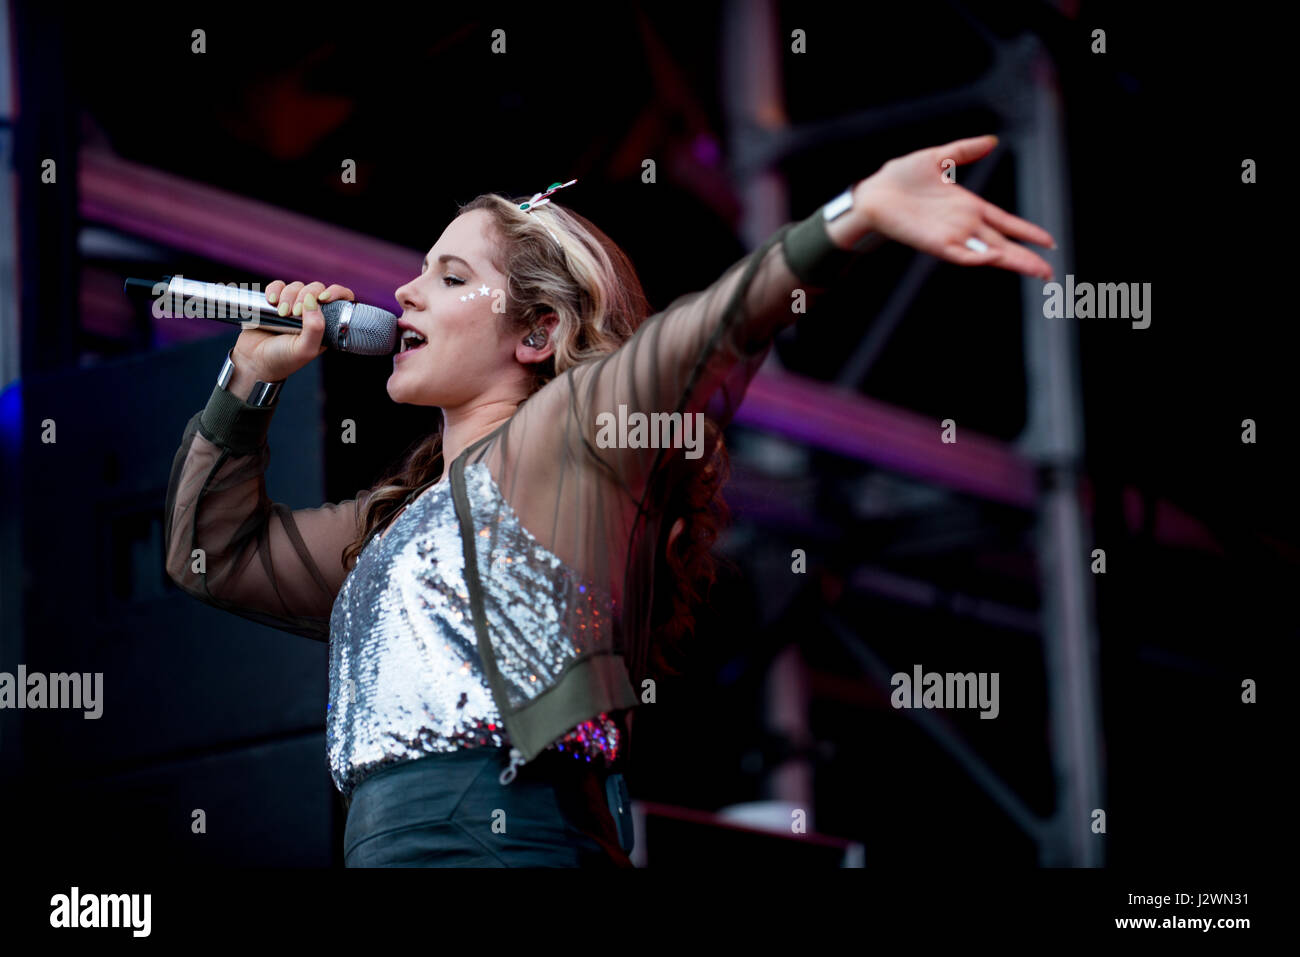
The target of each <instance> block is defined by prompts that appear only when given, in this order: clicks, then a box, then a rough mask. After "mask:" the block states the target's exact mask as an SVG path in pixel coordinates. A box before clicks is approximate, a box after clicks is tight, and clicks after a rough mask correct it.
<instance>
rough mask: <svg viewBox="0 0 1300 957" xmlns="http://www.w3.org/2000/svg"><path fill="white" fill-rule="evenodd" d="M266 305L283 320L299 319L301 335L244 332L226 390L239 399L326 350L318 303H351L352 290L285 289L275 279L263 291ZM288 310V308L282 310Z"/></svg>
mask: <svg viewBox="0 0 1300 957" xmlns="http://www.w3.org/2000/svg"><path fill="white" fill-rule="evenodd" d="M266 301H267V302H268V303H270V304H271V305H273V306H278V307H279V308H278V309H277V312H284V313H285V318H286V319H288V318H295V319H298V318H300V319H301V320H302V331H301V332H299V333H297V334H296V335H282V334H281V333H279V332H269V331H267V330H266V329H245V330H244V331H243V332H241V333H240V334H239V338H238V339H236V340H235V348H234V353H233V356H234V362H235V373H234V376H233V377H232V378H231V381H230V385H229V386H228V388H229V389H230V391H231V392H232V393H234V394H235V395H236V396H238V397H239V398H241V399H242V398H246V397H247V396H248V393H249V390H251V389H252V386H253V383H254V382H256V381H257V380H259V379H260V380H262V381H263V382H279V381H281V380H282V379H287V378H289V376H291V375H293V373H295V372H297V371H298V370H299V369H301V368H302V367H303V366H305V365H307V363H309V362H311V361H312V360H313V359H315V358H316V357H317V356H319V355H320V354H321V353H322V352H324V351H325V350H326V349H327V348H329V347H328V346H327V345H326V344H325V343H324V342H323V341H322V340H323V339H324V336H325V315H324V313H322V312H321V309H320V303H321V302H338V301H347V302H354V301H355V298H354V296H353V295H352V290H351V289H349V288H347V287H346V286H340V285H338V284H337V283H335V284H334V285H332V286H328V287H327V286H326V285H325V284H324V283H323V282H313V283H309V284H308V283H302V282H293V283H289V284H288V285H286V284H285V282H284V280H282V279H277V280H275V281H274V282H272V283H271V284H270V285H269V286H267V287H266ZM286 306H287V308H285V307H286Z"/></svg>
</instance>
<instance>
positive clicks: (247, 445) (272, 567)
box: [164, 390, 369, 641]
mask: <svg viewBox="0 0 1300 957" xmlns="http://www.w3.org/2000/svg"><path fill="white" fill-rule="evenodd" d="M270 415H271V410H269V409H255V408H253V407H251V406H248V405H247V404H245V403H242V402H240V401H239V400H238V399H235V398H234V397H233V396H230V395H229V393H226V392H222V391H220V390H215V391H214V392H213V396H212V399H211V400H210V401H209V403H208V405H207V407H206V408H205V409H204V410H203V411H202V412H199V413H196V414H195V415H194V416H193V418H191V419H190V421H189V423H188V424H187V425H186V427H185V432H184V434H183V436H182V438H181V445H180V448H179V449H178V450H177V452H176V456H175V459H174V460H173V462H172V470H171V479H170V482H169V483H168V489H167V504H166V513H165V514H166V531H165V538H164V541H165V543H166V548H167V556H166V564H167V574H168V576H169V577H170V578H171V579H172V581H174V582H175V583H176V584H177V585H178V586H179V587H180V588H182V589H183V590H184V591H186V592H188V593H189V594H191V595H193V596H194V597H195V598H198V599H199V600H200V601H203V602H205V603H206V604H209V605H212V606H213V607H216V608H221V609H223V610H225V611H230V612H234V613H235V614H238V615H241V616H243V617H245V618H249V619H251V620H253V621H256V622H259V623H261V624H264V625H270V626H272V627H275V628H280V629H282V630H284V631H289V632H293V633H295V634H299V635H304V636H306V637H308V638H314V639H317V640H319V641H326V640H328V638H329V618H330V610H331V608H332V607H333V604H334V599H335V596H337V594H338V591H339V588H340V586H341V585H342V583H343V579H344V577H345V572H344V568H343V562H342V552H343V549H344V547H345V546H346V545H348V544H349V543H350V542H351V541H352V540H353V539H354V538H355V537H356V535H357V534H358V530H359V527H360V526H359V521H360V508H361V506H362V504H363V503H364V502H365V498H366V496H368V495H369V492H368V491H367V492H363V493H359V494H358V496H357V497H356V498H354V499H349V500H348V501H345V502H341V503H339V504H337V505H334V504H330V505H322V506H320V507H319V508H307V509H296V510H291V509H289V508H288V507H287V506H285V505H281V504H279V503H275V502H272V501H270V499H269V498H268V497H267V494H266V481H265V472H266V467H267V462H268V460H269V458H270V451H269V448H268V447H267V444H266V429H267V427H268V426H269V418H270Z"/></svg>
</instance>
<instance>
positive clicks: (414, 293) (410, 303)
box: [393, 279, 421, 311]
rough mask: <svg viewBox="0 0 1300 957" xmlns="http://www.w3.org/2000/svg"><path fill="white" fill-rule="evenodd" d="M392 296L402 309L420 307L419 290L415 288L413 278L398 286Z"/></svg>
mask: <svg viewBox="0 0 1300 957" xmlns="http://www.w3.org/2000/svg"><path fill="white" fill-rule="evenodd" d="M393 296H394V298H396V299H397V303H398V305H400V306H401V307H402V309H403V311H405V310H407V309H419V308H420V307H421V302H420V298H419V291H418V290H417V289H416V281H415V280H414V279H412V280H411V281H410V282H407V283H403V284H402V285H400V286H398V287H397V289H396V291H394V293H393Z"/></svg>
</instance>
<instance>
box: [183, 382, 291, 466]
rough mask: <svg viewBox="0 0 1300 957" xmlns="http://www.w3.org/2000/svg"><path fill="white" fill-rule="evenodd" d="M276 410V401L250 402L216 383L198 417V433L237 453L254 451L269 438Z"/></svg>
mask: <svg viewBox="0 0 1300 957" xmlns="http://www.w3.org/2000/svg"><path fill="white" fill-rule="evenodd" d="M274 413H275V406H273V405H271V406H265V407H259V406H254V405H249V404H248V403H247V402H245V401H244V400H243V399H240V398H237V397H236V396H234V395H232V394H231V393H229V392H227V391H226V390H225V389H223V388H221V387H220V386H213V388H212V395H211V396H209V397H208V404H207V405H206V406H205V407H204V409H203V413H202V415H201V416H200V418H199V434H200V435H202V436H203V437H204V438H205V439H207V440H208V441H209V442H212V443H214V444H216V445H219V446H221V447H222V448H224V449H229V450H230V451H231V452H232V453H233V454H235V455H252V454H253V453H254V452H256V451H257V450H258V449H260V448H261V447H262V445H263V443H265V442H266V433H267V431H268V430H269V429H270V428H271V416H272V415H273V414H274Z"/></svg>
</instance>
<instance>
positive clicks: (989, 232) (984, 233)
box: [963, 224, 1052, 280]
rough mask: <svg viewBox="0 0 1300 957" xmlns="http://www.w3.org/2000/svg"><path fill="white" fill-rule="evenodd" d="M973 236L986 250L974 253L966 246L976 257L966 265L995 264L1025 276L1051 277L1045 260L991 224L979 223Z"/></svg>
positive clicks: (1049, 267) (1050, 269)
mask: <svg viewBox="0 0 1300 957" xmlns="http://www.w3.org/2000/svg"><path fill="white" fill-rule="evenodd" d="M975 238H976V239H978V240H980V241H981V242H982V243H984V244H985V245H986V246H987V247H988V250H987V251H986V252H983V253H976V252H974V251H972V250H970V249H969V248H967V249H966V251H967V252H968V253H969V254H970V255H971V256H972V257H977V259H978V261H976V262H971V263H968V265H978V266H997V267H998V268H1000V269H1010V270H1011V271H1012V272H1018V273H1024V274H1025V275H1026V276H1035V277H1037V278H1039V279H1047V280H1050V279H1051V278H1052V267H1051V266H1050V265H1049V264H1048V263H1047V262H1046V260H1044V259H1042V258H1041V257H1040V256H1038V255H1037V254H1036V253H1033V252H1030V251H1029V250H1028V249H1026V248H1025V247H1024V246H1021V245H1019V244H1017V243H1013V242H1011V241H1010V240H1008V239H1007V238H1006V237H1005V236H1003V235H1002V234H1001V233H999V232H998V231H997V230H996V229H994V228H993V227H992V226H988V225H984V224H980V225H979V226H978V227H976V229H975ZM963 247H964V241H963ZM964 248H965V247H964Z"/></svg>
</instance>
